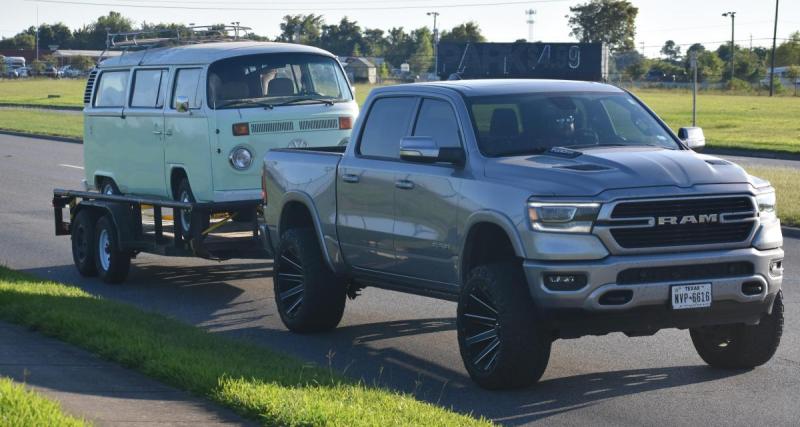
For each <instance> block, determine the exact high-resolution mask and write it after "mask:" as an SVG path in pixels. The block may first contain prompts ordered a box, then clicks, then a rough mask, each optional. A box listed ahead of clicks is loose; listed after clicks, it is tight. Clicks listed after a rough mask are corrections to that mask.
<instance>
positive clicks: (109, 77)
mask: <svg viewBox="0 0 800 427" xmlns="http://www.w3.org/2000/svg"><path fill="white" fill-rule="evenodd" d="M129 74H130V72H129V71H128V70H124V71H104V72H103V73H102V74H100V84H99V85H98V86H97V93H96V94H95V97H94V106H95V107H101V108H103V107H105V108H108V107H117V108H119V107H123V106H124V105H125V92H126V91H127V90H128V75H129Z"/></svg>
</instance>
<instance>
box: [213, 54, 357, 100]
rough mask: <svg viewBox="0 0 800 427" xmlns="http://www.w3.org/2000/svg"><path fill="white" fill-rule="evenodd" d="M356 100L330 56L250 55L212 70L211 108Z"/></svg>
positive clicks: (233, 59) (224, 62)
mask: <svg viewBox="0 0 800 427" xmlns="http://www.w3.org/2000/svg"><path fill="white" fill-rule="evenodd" d="M352 99H353V95H352V93H351V92H350V86H349V83H348V82H347V78H345V76H344V73H342V69H341V67H340V66H339V64H338V63H337V62H336V60H335V59H333V58H330V57H327V56H322V55H314V54H298V53H279V54H275V53H267V54H260V55H248V56H240V57H235V58H229V59H224V60H221V61H217V62H215V63H214V64H212V65H211V66H210V67H209V69H208V105H210V106H211V108H246V107H259V106H261V107H270V108H272V107H275V106H282V105H299V104H303V103H313V102H325V103H331V102H342V101H351V100H352Z"/></svg>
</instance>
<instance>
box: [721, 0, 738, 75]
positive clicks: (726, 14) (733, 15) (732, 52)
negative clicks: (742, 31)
mask: <svg viewBox="0 0 800 427" xmlns="http://www.w3.org/2000/svg"><path fill="white" fill-rule="evenodd" d="M722 16H725V17H728V16H730V17H731V78H730V81H733V76H734V68H733V67H734V64H733V57H734V49H735V45H734V44H733V43H734V38H733V29H734V22H735V21H736V12H725V13H723V14H722Z"/></svg>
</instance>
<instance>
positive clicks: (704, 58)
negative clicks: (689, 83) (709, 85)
mask: <svg viewBox="0 0 800 427" xmlns="http://www.w3.org/2000/svg"><path fill="white" fill-rule="evenodd" d="M685 66H686V70H687V72H689V71H691V64H690V63H689V56H688V55H687V58H686V62H685ZM723 67H725V63H724V62H722V60H721V59H719V56H717V55H716V54H715V53H714V52H709V51H707V50H703V51H702V52H700V53H698V54H697V80H698V81H701V82H704V81H707V80H711V79H713V78H714V77H720V75H721V73H722V68H723Z"/></svg>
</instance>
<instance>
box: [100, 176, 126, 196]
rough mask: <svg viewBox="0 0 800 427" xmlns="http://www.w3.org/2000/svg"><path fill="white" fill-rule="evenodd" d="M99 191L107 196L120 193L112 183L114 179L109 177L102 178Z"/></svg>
mask: <svg viewBox="0 0 800 427" xmlns="http://www.w3.org/2000/svg"><path fill="white" fill-rule="evenodd" d="M100 192H101V193H103V194H106V195H109V196H113V195H117V194H122V193H120V191H119V188H118V187H117V184H116V183H114V180H113V179H111V178H104V179H103V181H102V183H101V184H100Z"/></svg>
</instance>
